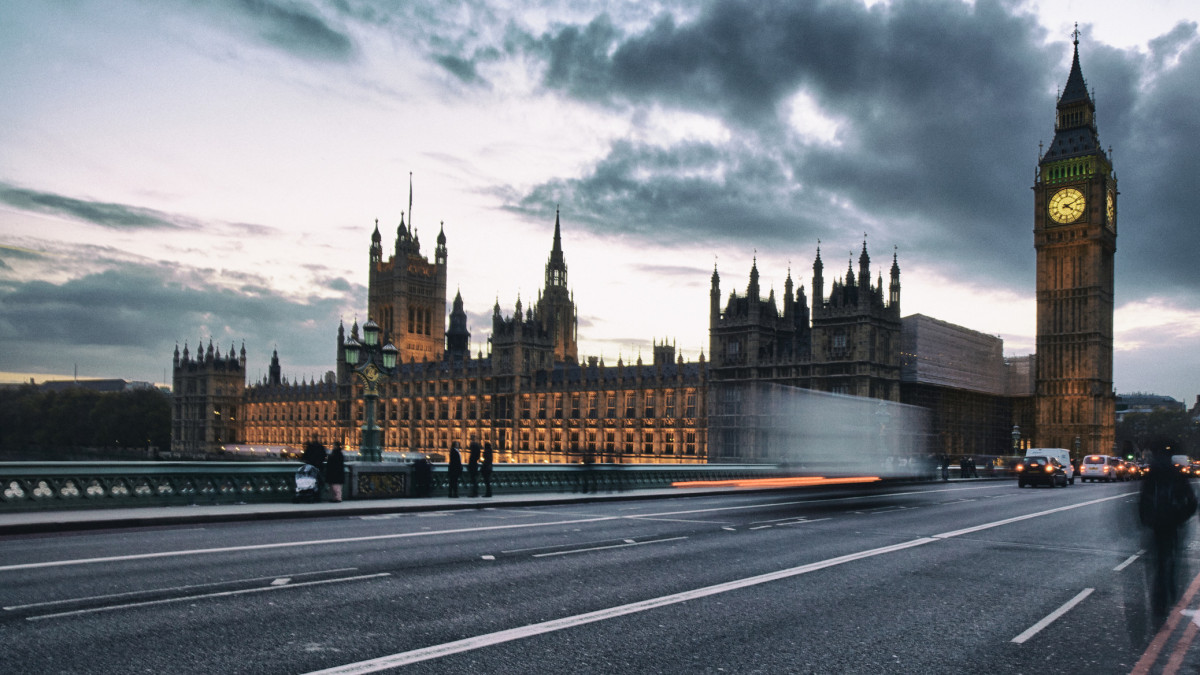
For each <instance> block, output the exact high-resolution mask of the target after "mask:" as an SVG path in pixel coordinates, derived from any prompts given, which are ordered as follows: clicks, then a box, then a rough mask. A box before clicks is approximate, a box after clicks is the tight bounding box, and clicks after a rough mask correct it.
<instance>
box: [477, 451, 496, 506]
mask: <svg viewBox="0 0 1200 675" xmlns="http://www.w3.org/2000/svg"><path fill="white" fill-rule="evenodd" d="M494 459H495V453H494V452H493V451H492V442H491V441H484V442H483V466H481V467H480V468H479V473H481V474H483V496H484V497H491V496H492V462H493V460H494Z"/></svg>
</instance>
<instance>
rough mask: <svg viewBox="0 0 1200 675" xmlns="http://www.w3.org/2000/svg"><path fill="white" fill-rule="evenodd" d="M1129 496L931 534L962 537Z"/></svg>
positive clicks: (944, 537) (1104, 499)
mask: <svg viewBox="0 0 1200 675" xmlns="http://www.w3.org/2000/svg"><path fill="white" fill-rule="evenodd" d="M1127 496H1128V495H1125V494H1120V495H1116V496H1113V497H1101V498H1100V499H1093V500H1091V501H1086V502H1079V503H1078V504H1071V505H1069V506H1060V507H1058V508H1056V509H1047V510H1045V511H1037V512H1035V513H1027V514H1025V515H1023V516H1014V517H1012V518H1005V519H1004V520H997V521H995V522H992V523H984V524H983V525H976V526H974V527H964V528H963V529H961V530H953V531H950V532H943V533H941V534H935V535H931V536H932V537H933V538H935V539H949V538H951V537H961V536H962V535H964V534H972V533H974V532H981V531H983V530H990V529H992V528H993V527H1000V526H1001V525H1008V524H1010V523H1018V522H1020V521H1022V520H1029V519H1030V518H1040V517H1041V516H1048V515H1050V514H1051V513H1060V512H1062V511H1070V510H1072V509H1078V508H1082V507H1084V506H1091V505H1092V504H1099V503H1101V502H1108V501H1112V500H1114V499H1122V498H1124V497H1127Z"/></svg>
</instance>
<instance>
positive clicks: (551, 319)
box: [534, 209, 579, 363]
mask: <svg viewBox="0 0 1200 675" xmlns="http://www.w3.org/2000/svg"><path fill="white" fill-rule="evenodd" d="M534 313H535V315H536V317H537V319H538V321H539V322H540V323H541V324H542V330H543V331H545V332H546V334H547V335H550V336H551V337H552V338H553V340H554V360H555V361H557V362H560V363H561V362H568V363H574V362H576V361H578V360H579V345H578V342H579V319H578V316H577V315H576V313H575V301H574V299H572V297H571V291H570V290H569V289H568V288H567V261H566V258H565V257H564V256H563V250H562V236H561V234H560V228H559V220H558V209H555V210H554V243H553V244H552V245H551V247H550V259H549V260H547V261H546V285H545V288H543V289H542V293H541V297H540V298H538V302H537V306H536V307H535V309H534Z"/></svg>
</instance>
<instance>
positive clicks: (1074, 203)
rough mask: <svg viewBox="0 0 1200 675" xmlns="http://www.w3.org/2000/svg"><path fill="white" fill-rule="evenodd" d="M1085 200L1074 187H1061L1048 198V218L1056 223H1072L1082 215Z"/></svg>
mask: <svg viewBox="0 0 1200 675" xmlns="http://www.w3.org/2000/svg"><path fill="white" fill-rule="evenodd" d="M1085 205H1086V202H1085V200H1084V198H1083V193H1082V192H1080V191H1079V190H1076V189H1075V188H1063V189H1061V190H1059V191H1058V192H1055V193H1054V196H1053V197H1051V198H1050V209H1049V210H1050V218H1052V219H1053V220H1054V222H1056V223H1073V222H1075V221H1076V220H1079V216H1082V215H1083V208H1084V206H1085Z"/></svg>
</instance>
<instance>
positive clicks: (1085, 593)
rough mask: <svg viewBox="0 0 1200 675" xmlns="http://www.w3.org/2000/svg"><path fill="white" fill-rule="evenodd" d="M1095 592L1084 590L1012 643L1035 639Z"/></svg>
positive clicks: (1089, 589)
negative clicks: (1034, 637)
mask: <svg viewBox="0 0 1200 675" xmlns="http://www.w3.org/2000/svg"><path fill="white" fill-rule="evenodd" d="M1094 590H1096V589H1094V588H1085V589H1083V590H1082V591H1080V592H1079V595H1076V596H1075V597H1073V598H1071V599H1070V600H1068V601H1067V602H1066V604H1064V605H1063V606H1062V607H1059V608H1058V609H1056V610H1054V611H1053V612H1050V614H1049V615H1047V616H1046V618H1044V619H1042V620H1041V621H1039V622H1037V623H1035V624H1033V625H1032V626H1030V627H1029V629H1028V630H1026V631H1025V632H1024V633H1021V634H1020V635H1018V636H1017V637H1015V638H1013V639H1012V641H1013V642H1015V643H1017V644H1024V642H1025V641H1026V640H1028V639H1029V638H1031V637H1033V636H1034V635H1037V634H1038V633H1039V632H1041V630H1042V629H1043V628H1045V627H1046V626H1049V625H1050V624H1052V623H1054V621H1055V620H1056V619H1058V617H1060V616H1062V615H1063V614H1066V613H1067V612H1069V611H1071V608H1072V607H1074V606H1075V605H1078V604H1079V603H1081V602H1083V599H1084V598H1086V597H1087V596H1089V595H1091V594H1092V591H1094Z"/></svg>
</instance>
